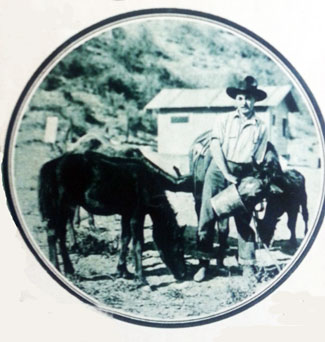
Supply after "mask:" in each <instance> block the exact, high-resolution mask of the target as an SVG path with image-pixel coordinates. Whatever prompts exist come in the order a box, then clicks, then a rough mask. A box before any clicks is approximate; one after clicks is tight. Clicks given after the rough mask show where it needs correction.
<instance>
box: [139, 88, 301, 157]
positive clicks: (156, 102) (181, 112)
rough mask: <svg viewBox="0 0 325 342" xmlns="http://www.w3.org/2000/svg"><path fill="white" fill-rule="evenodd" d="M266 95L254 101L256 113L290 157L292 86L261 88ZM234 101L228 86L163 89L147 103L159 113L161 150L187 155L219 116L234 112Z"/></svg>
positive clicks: (295, 109)
mask: <svg viewBox="0 0 325 342" xmlns="http://www.w3.org/2000/svg"><path fill="white" fill-rule="evenodd" d="M261 89H263V90H265V91H266V92H267V94H268V96H267V98H266V99H265V100H263V101H261V102H257V103H256V104H255V111H256V114H257V115H258V116H259V117H260V118H261V119H262V120H263V121H264V122H265V123H266V125H267V127H268V131H269V137H270V140H271V142H272V143H274V145H275V146H276V148H277V150H278V152H279V153H280V154H281V155H283V156H287V155H288V152H287V142H288V138H289V135H290V132H289V121H288V117H289V113H296V112H298V106H297V103H296V101H295V100H294V97H293V95H292V92H291V89H292V87H291V85H283V86H267V87H262V86H261ZM234 109H235V107H234V100H233V99H232V98H230V97H229V96H228V95H227V93H226V91H225V89H163V90H161V91H160V92H159V93H158V94H157V95H156V96H155V97H154V98H153V99H152V100H151V101H150V102H149V103H148V104H147V105H146V106H145V110H146V111H147V113H148V114H151V115H156V117H157V127H158V137H157V139H158V152H159V153H166V154H187V153H188V151H189V148H190V145H191V143H192V142H193V140H194V139H195V138H196V137H197V136H198V135H199V134H201V133H203V132H204V131H207V130H209V129H211V128H212V126H213V124H214V122H215V119H216V118H217V116H219V115H227V113H229V112H231V111H233V110H234Z"/></svg>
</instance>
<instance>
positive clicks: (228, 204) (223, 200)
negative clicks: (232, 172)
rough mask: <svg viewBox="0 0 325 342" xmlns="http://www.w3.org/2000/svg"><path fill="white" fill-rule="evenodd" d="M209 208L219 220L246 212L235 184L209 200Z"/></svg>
mask: <svg viewBox="0 0 325 342" xmlns="http://www.w3.org/2000/svg"><path fill="white" fill-rule="evenodd" d="M210 202H211V206H212V208H213V210H214V211H215V213H216V214H217V216H218V217H219V218H226V217H230V216H233V215H234V214H236V213H238V212H240V211H247V209H246V207H245V205H244V203H243V201H242V199H241V197H240V195H239V192H238V190H237V187H236V185H235V184H231V185H229V186H228V187H227V188H226V189H224V190H222V191H221V192H219V193H218V194H217V195H215V196H214V197H212V198H211V200H210Z"/></svg>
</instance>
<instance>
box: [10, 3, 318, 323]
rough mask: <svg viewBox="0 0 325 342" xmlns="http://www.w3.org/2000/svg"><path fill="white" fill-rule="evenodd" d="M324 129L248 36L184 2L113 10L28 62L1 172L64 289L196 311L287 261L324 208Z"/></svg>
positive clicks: (224, 306) (275, 277) (229, 309)
mask: <svg viewBox="0 0 325 342" xmlns="http://www.w3.org/2000/svg"><path fill="white" fill-rule="evenodd" d="M34 71H35V70H34ZM323 129H324V124H323V118H322V116H321V113H320V110H319V108H318V107H317V104H316V102H315V99H314V97H313V95H312V93H311V92H310V90H309V88H308V86H307V85H306V83H305V82H304V80H303V79H302V77H301V76H300V75H299V74H298V72H297V71H296V70H295V69H294V68H293V67H292V66H291V64H290V63H289V62H288V61H287V60H286V59H285V57H283V56H282V55H281V53H280V52H278V51H277V50H276V49H275V48H273V47H272V46H271V45H269V44H268V43H267V42H265V41H264V40H263V37H262V38H260V37H258V36H256V35H255V34H254V33H252V32H250V31H249V30H247V29H245V28H243V27H241V26H239V25H237V24H236V23H233V22H231V21H228V20H225V19H222V18H220V17H217V16H211V15H207V14H204V13H201V12H192V11H187V10H177V9H174V10H168V11H167V10H151V11H143V12H141V11H140V12H139V13H137V14H135V13H128V14H125V15H124V16H122V17H119V18H116V19H115V20H113V19H110V20H104V21H103V22H101V23H100V24H97V25H95V26H94V27H93V28H90V29H88V30H85V31H83V32H81V33H79V34H78V35H76V36H74V37H72V38H71V39H70V40H69V41H67V42H66V43H65V44H63V45H61V46H60V47H58V49H57V50H55V52H54V53H53V54H52V55H51V56H50V58H48V59H47V60H46V61H45V62H44V63H43V64H42V65H41V66H40V68H39V69H38V70H37V71H36V72H35V73H34V75H33V77H32V78H31V80H30V82H29V83H28V85H27V86H26V88H25V90H24V92H23V93H22V95H21V97H20V99H19V101H18V103H17V106H16V109H15V111H14V115H13V117H12V119H11V125H10V127H9V129H8V131H7V135H6V147H5V151H4V153H5V159H4V166H5V168H4V185H5V190H6V195H7V199H8V203H9V208H10V211H11V214H12V215H13V216H14V218H15V222H16V224H17V225H18V228H19V230H20V233H21V234H22V236H23V238H24V240H25V242H27V245H28V247H29V249H30V250H31V252H32V253H33V254H34V255H35V257H36V259H37V260H38V261H39V262H40V264H41V265H42V267H43V268H45V269H46V270H47V272H49V274H50V275H51V276H52V277H53V281H55V280H56V281H58V282H59V283H60V284H61V285H62V286H63V288H64V289H66V290H67V291H69V292H70V293H71V295H74V296H76V298H77V299H78V300H81V301H83V302H86V303H88V304H91V305H92V306H93V307H94V308H95V309H98V310H99V311H101V312H104V313H107V314H109V315H112V316H113V317H115V318H117V319H121V320H124V321H127V322H131V323H135V324H141V325H148V326H157V327H160V326H161V327H162V326H165V327H173V326H180V327H182V326H184V327H186V326H196V325H201V324H207V323H211V322H216V321H222V320H223V319H226V318H228V317H231V316H233V315H237V314H239V313H242V312H246V311H249V310H250V309H251V307H252V306H254V305H255V304H257V303H259V302H260V301H261V300H263V299H264V298H265V297H266V296H268V295H270V294H271V293H273V291H275V290H276V289H277V288H278V286H280V285H281V284H282V283H283V282H285V281H286V279H287V278H288V277H290V275H291V273H292V272H293V271H294V270H295V269H296V268H299V265H300V263H301V261H302V260H303V258H304V257H305V256H306V254H307V252H308V251H309V249H310V247H311V245H312V242H313V241H314V240H315V239H317V233H318V230H319V229H320V225H321V223H322V219H323V212H324V208H323V205H324V203H323V201H324V193H323V187H324V136H323V134H324V132H323Z"/></svg>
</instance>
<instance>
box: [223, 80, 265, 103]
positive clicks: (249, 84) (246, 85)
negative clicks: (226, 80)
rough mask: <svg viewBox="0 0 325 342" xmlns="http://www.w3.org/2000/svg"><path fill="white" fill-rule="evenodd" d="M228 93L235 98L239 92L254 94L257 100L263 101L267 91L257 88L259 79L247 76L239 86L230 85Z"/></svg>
mask: <svg viewBox="0 0 325 342" xmlns="http://www.w3.org/2000/svg"><path fill="white" fill-rule="evenodd" d="M226 92H227V94H228V95H229V96H230V97H231V98H233V99H235V98H236V96H237V95H238V94H245V95H252V96H253V97H254V98H255V101H262V100H264V99H265V98H266V96H267V94H266V92H265V91H263V90H261V89H258V88H257V81H256V79H255V78H254V77H253V76H247V77H246V78H245V79H244V80H243V81H240V82H239V83H238V87H228V88H227V89H226Z"/></svg>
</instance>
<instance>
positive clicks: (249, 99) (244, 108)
mask: <svg viewBox="0 0 325 342" xmlns="http://www.w3.org/2000/svg"><path fill="white" fill-rule="evenodd" d="M254 104H255V98H254V97H253V96H251V95H245V94H238V95H237V96H236V105H237V108H238V110H239V111H240V112H241V113H242V114H243V115H245V116H246V117H250V116H251V115H252V114H253V110H254Z"/></svg>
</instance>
